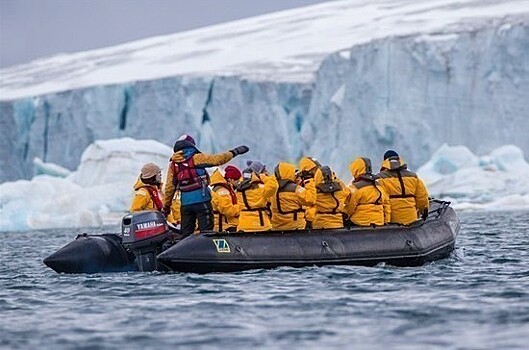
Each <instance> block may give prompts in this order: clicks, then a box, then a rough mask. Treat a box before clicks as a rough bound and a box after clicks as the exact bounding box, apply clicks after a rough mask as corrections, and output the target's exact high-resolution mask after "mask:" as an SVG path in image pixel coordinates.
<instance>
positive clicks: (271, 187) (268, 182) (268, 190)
mask: <svg viewBox="0 0 529 350" xmlns="http://www.w3.org/2000/svg"><path fill="white" fill-rule="evenodd" d="M259 177H260V178H261V181H263V183H264V187H263V199H264V200H266V201H268V200H269V199H270V198H272V196H273V195H275V194H276V192H277V190H278V189H279V183H278V182H277V180H276V177H275V176H267V175H265V174H260V175H259Z"/></svg>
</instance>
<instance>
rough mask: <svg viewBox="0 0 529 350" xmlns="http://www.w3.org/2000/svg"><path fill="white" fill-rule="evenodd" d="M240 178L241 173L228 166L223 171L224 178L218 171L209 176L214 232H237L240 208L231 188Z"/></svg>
mask: <svg viewBox="0 0 529 350" xmlns="http://www.w3.org/2000/svg"><path fill="white" fill-rule="evenodd" d="M241 176H242V174H241V171H240V170H239V169H237V168H236V167H234V166H233V165H228V166H227V167H226V169H224V176H222V174H221V172H220V171H219V170H218V169H217V170H215V171H214V172H213V174H211V187H212V191H211V195H212V200H211V203H212V204H213V214H214V215H215V221H214V222H215V231H219V232H222V231H228V232H234V231H236V230H237V225H238V223H239V213H240V211H241V208H240V207H239V204H238V202H237V194H236V193H235V189H234V187H233V186H234V184H236V183H237V182H238V181H239V179H240V178H241Z"/></svg>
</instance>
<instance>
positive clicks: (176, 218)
mask: <svg viewBox="0 0 529 350" xmlns="http://www.w3.org/2000/svg"><path fill="white" fill-rule="evenodd" d="M166 219H167V221H168V222H170V223H171V224H173V225H174V226H178V225H180V223H181V221H182V216H181V215H180V193H179V192H178V191H177V192H176V193H175V196H174V198H173V202H172V204H171V211H170V213H169V215H168V216H167V218H166Z"/></svg>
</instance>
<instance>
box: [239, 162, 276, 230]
mask: <svg viewBox="0 0 529 350" xmlns="http://www.w3.org/2000/svg"><path fill="white" fill-rule="evenodd" d="M278 187H279V185H278V183H277V181H276V179H275V177H273V176H270V175H268V173H267V172H266V169H265V166H264V165H263V164H261V163H260V162H257V161H255V162H251V163H250V164H249V166H248V168H246V169H245V170H244V171H243V172H242V181H241V182H240V183H239V184H238V185H237V187H236V189H237V200H238V202H239V205H240V206H241V214H240V215H239V225H238V226H237V231H250V232H260V231H268V230H270V229H272V224H271V223H270V217H269V212H270V210H269V208H268V205H269V200H270V198H272V196H273V195H275V194H276V192H277V189H278Z"/></svg>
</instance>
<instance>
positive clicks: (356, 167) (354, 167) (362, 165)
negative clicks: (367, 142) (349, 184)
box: [349, 157, 372, 179]
mask: <svg viewBox="0 0 529 350" xmlns="http://www.w3.org/2000/svg"><path fill="white" fill-rule="evenodd" d="M349 170H350V171H351V175H352V176H353V177H354V178H355V179H358V178H360V176H362V175H365V174H371V173H372V169H371V160H370V159H369V158H360V157H359V158H356V159H355V160H354V161H353V162H351V164H349Z"/></svg>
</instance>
